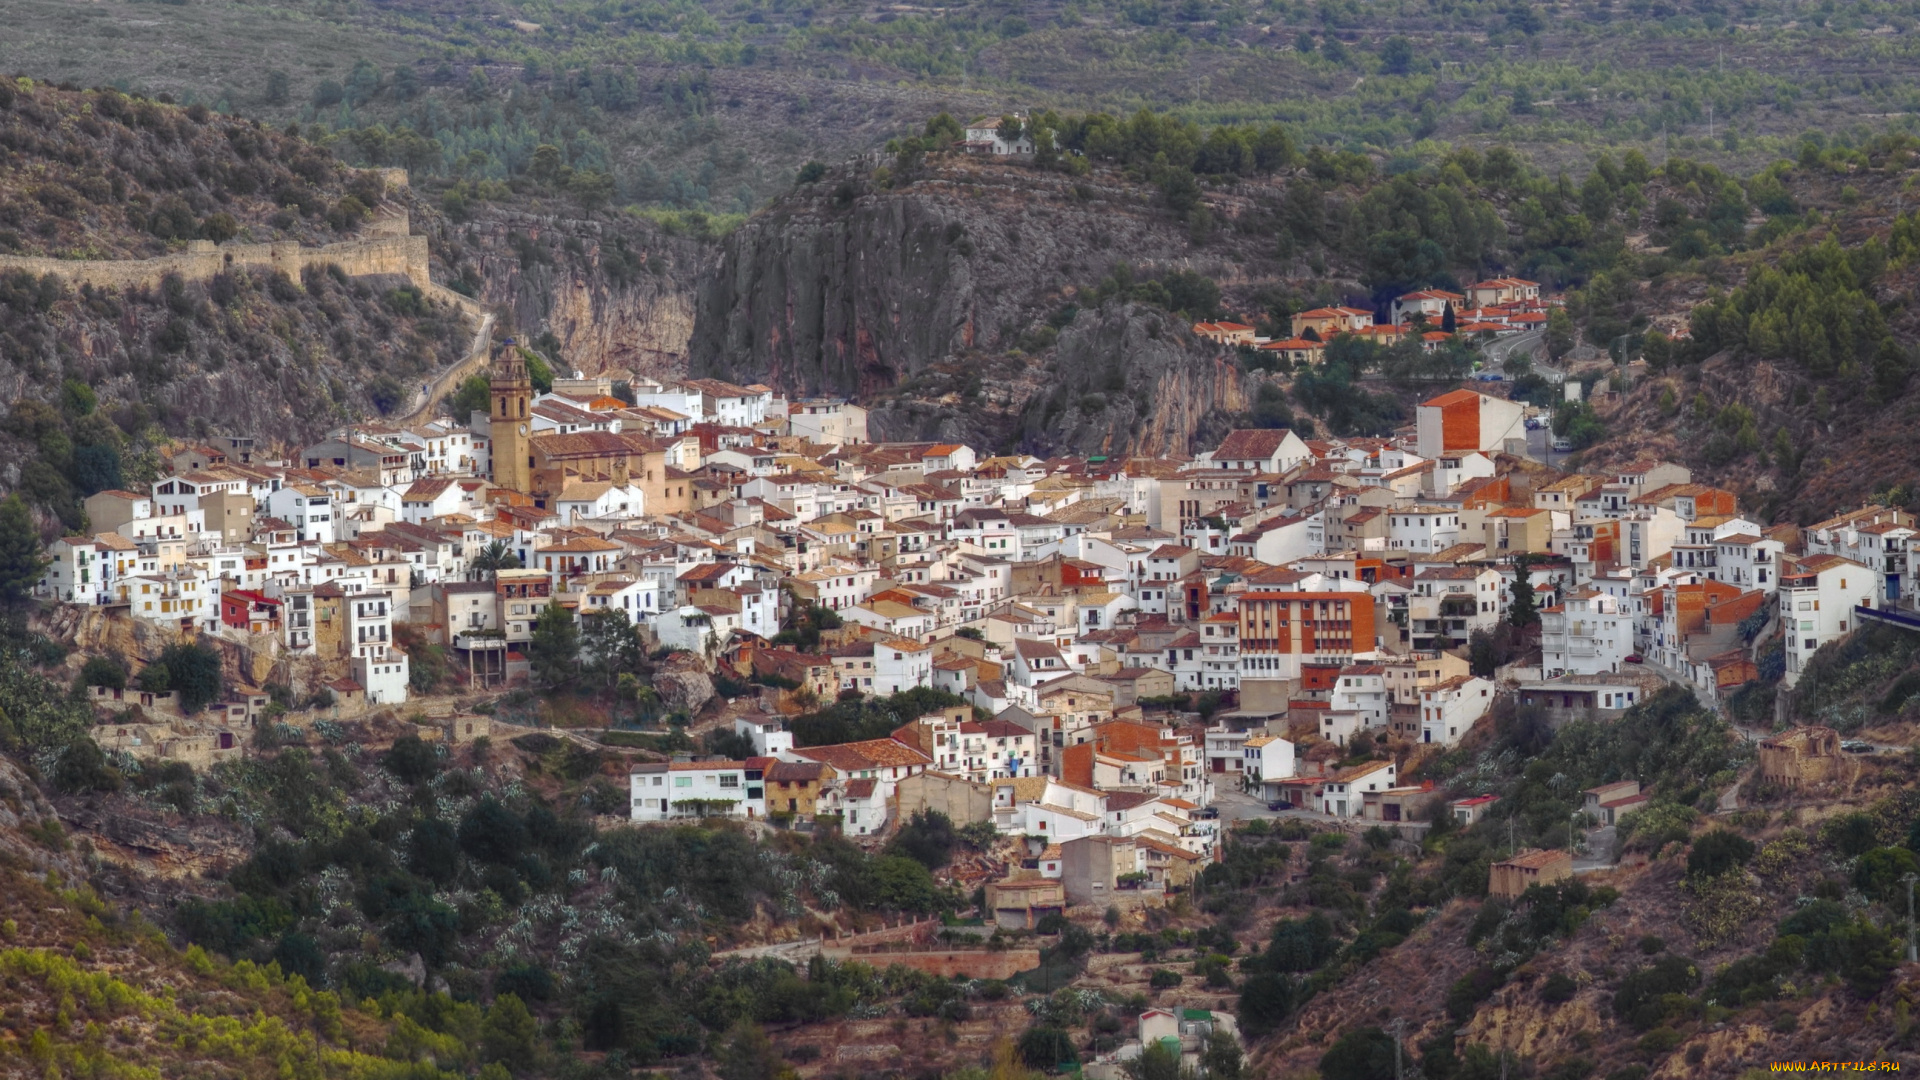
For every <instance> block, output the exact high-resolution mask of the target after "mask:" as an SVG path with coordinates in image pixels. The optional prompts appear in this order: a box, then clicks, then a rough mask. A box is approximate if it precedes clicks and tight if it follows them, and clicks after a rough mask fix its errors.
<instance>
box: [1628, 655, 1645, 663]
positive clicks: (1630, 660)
mask: <svg viewBox="0 0 1920 1080" xmlns="http://www.w3.org/2000/svg"><path fill="white" fill-rule="evenodd" d="M1646 662H1647V661H1646V658H1645V657H1642V656H1641V655H1640V654H1639V653H1628V654H1627V663H1629V664H1644V663H1646Z"/></svg>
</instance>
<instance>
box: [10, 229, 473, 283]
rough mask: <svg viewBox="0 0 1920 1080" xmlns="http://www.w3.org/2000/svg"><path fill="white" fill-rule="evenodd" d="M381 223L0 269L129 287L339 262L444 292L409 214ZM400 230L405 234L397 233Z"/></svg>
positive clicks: (17, 262) (14, 260) (27, 261)
mask: <svg viewBox="0 0 1920 1080" xmlns="http://www.w3.org/2000/svg"><path fill="white" fill-rule="evenodd" d="M379 224H380V228H379V229H378V230H377V231H378V232H381V233H388V234H389V235H375V236H369V237H366V238H363V239H359V240H343V241H341V242H339V243H337V244H326V245H323V246H321V247H317V248H303V247H301V246H300V245H299V244H297V243H294V242H292V241H287V242H284V243H275V244H234V243H228V244H215V243H214V242H213V241H211V240H190V241H188V242H187V249H186V250H185V251H180V252H175V253H173V254H170V255H161V256H157V257H155V258H152V259H52V258H46V257H44V256H34V255H0V271H7V270H25V271H27V272H28V273H30V274H33V275H34V276H36V277H40V276H44V275H46V274H52V275H54V276H55V277H59V278H62V279H64V280H65V281H66V282H68V283H69V284H71V285H76V286H77V285H83V284H84V285H92V286H93V287H95V288H101V289H123V290H124V289H130V288H149V289H151V288H156V287H158V286H159V284H160V282H161V280H162V279H163V278H165V277H166V276H167V275H168V274H178V275H180V276H181V277H182V278H185V279H187V280H188V281H205V280H206V279H208V278H210V277H212V276H214V275H215V274H219V273H224V272H226V271H229V270H233V269H235V268H244V269H266V270H274V271H278V272H279V273H282V274H285V275H287V277H289V278H291V279H292V280H294V281H299V280H300V276H301V274H302V272H304V271H305V270H306V269H307V268H308V267H310V266H329V265H331V266H338V267H339V268H340V269H341V271H342V272H344V273H346V274H347V275H348V276H350V277H364V276H367V275H373V274H393V275H405V276H406V277H407V278H408V279H409V280H411V281H412V282H413V283H414V284H415V285H417V286H419V287H420V288H421V289H424V290H430V291H433V292H435V293H436V294H438V293H440V292H441V291H442V290H440V289H439V288H438V287H437V286H435V285H434V284H433V282H432V281H431V280H430V279H429V277H428V275H427V238H426V237H424V236H409V235H407V234H406V229H407V221H406V215H405V214H404V213H403V214H399V215H394V216H390V217H388V218H385V219H383V220H382V221H381V222H380V223H379ZM396 230H397V231H398V233H399V235H391V234H392V233H393V232H394V231H396ZM443 299H444V297H443ZM462 299H464V298H462ZM463 306H464V305H463Z"/></svg>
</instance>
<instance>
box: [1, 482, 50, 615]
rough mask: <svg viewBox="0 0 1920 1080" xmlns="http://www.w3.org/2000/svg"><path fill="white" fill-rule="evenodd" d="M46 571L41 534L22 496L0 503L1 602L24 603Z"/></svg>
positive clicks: (9, 498) (45, 558)
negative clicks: (21, 601) (22, 600)
mask: <svg viewBox="0 0 1920 1080" xmlns="http://www.w3.org/2000/svg"><path fill="white" fill-rule="evenodd" d="M46 569H47V557H46V549H45V548H44V547H42V546H41V543H40V530H38V529H36V528H34V526H33V517H32V515H30V514H28V513H27V504H26V502H25V501H23V500H22V499H21V498H20V496H19V495H17V494H15V495H9V496H8V497H7V498H6V499H5V500H4V501H0V599H5V600H10V601H17V600H21V599H24V598H25V597H26V596H27V595H28V594H29V593H31V592H32V591H33V587H34V586H35V585H37V584H39V583H40V575H41V574H43V573H45V572H46Z"/></svg>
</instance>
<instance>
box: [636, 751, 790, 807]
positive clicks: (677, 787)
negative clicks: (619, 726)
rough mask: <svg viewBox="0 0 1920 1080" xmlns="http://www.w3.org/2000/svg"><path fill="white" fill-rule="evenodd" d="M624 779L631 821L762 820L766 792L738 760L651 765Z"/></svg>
mask: <svg viewBox="0 0 1920 1080" xmlns="http://www.w3.org/2000/svg"><path fill="white" fill-rule="evenodd" d="M627 779H628V783H629V786H630V791H631V798H632V804H633V805H632V812H633V820H635V821H671V820H675V819H680V820H685V819H689V818H701V817H747V818H751V817H764V816H765V811H766V805H765V803H766V798H765V796H766V789H765V788H764V787H763V786H762V785H761V784H760V783H759V782H758V781H757V780H755V781H753V782H751V783H750V782H749V772H748V769H747V765H746V763H745V762H742V761H672V762H666V761H663V762H654V763H650V764H646V765H639V766H635V768H634V770H633V772H632V773H630V774H629V775H628V777H627Z"/></svg>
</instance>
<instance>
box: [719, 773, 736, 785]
mask: <svg viewBox="0 0 1920 1080" xmlns="http://www.w3.org/2000/svg"><path fill="white" fill-rule="evenodd" d="M720 786H721V787H723V788H737V787H739V786H740V774H739V773H721V774H720Z"/></svg>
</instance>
